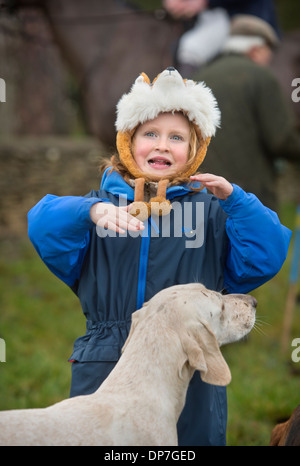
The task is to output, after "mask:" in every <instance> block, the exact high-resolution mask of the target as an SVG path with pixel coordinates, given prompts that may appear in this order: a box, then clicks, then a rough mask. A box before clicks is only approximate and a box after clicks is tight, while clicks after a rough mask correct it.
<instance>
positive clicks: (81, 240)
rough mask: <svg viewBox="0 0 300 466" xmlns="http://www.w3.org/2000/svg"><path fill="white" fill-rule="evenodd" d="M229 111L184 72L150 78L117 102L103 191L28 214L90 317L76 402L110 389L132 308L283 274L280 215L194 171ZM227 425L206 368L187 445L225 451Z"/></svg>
mask: <svg viewBox="0 0 300 466" xmlns="http://www.w3.org/2000/svg"><path fill="white" fill-rule="evenodd" d="M219 116H220V115H219V110H218V108H217V105H216V101H215V99H214V97H213V96H212V94H211V92H210V90H209V89H208V88H207V87H205V86H204V84H203V83H197V84H196V83H194V82H193V81H184V80H183V79H182V78H181V76H180V74H179V73H178V72H177V71H176V70H175V69H174V68H168V69H167V70H165V71H163V72H162V73H161V74H160V75H159V76H158V77H157V78H156V80H155V81H154V82H153V83H150V81H149V78H148V77H147V76H146V75H145V74H142V75H141V76H139V77H138V78H137V80H136V82H135V83H134V85H133V87H132V89H131V91H130V92H129V93H128V94H126V95H124V96H123V97H122V98H121V100H120V102H119V104H118V115H117V121H116V127H117V131H118V133H117V148H118V153H117V155H116V156H115V157H113V158H112V160H111V163H110V167H109V168H107V169H106V171H105V173H104V175H103V178H102V183H101V188H100V190H99V191H97V192H96V191H92V192H90V193H89V194H88V195H87V196H86V197H74V196H66V197H57V196H54V195H47V196H45V197H44V198H43V199H42V200H41V201H40V202H39V203H38V204H37V205H36V206H35V207H33V209H31V211H30V212H29V214H28V221H29V236H30V239H31V241H32V242H33V244H34V246H35V248H36V250H37V252H38V254H39V255H40V256H41V258H42V260H43V261H44V262H45V263H46V264H47V266H48V267H49V269H50V270H51V271H52V272H53V273H54V274H55V275H57V276H58V277H59V278H60V279H61V280H63V281H64V282H65V283H66V284H67V285H68V286H70V287H71V288H72V290H73V291H74V292H75V293H76V295H77V296H78V298H79V299H80V302H81V305H82V309H83V312H84V314H85V316H86V318H87V331H86V334H85V335H84V336H82V337H79V338H78V339H77V340H76V342H75V344H74V351H73V354H72V356H71V358H70V361H71V362H72V384H71V396H76V395H84V394H89V393H92V392H94V391H95V390H96V389H97V388H98V387H99V385H100V384H101V383H102V382H103V380H104V379H105V378H106V377H107V376H108V374H109V373H110V371H111V370H112V369H113V367H114V365H115V364H116V362H117V361H118V359H119V357H120V354H121V348H122V346H123V344H124V342H125V340H126V337H127V335H128V332H129V328H130V323H131V314H132V312H134V311H135V310H137V309H139V308H140V307H141V306H142V305H143V303H144V302H145V301H148V300H149V299H150V298H151V297H152V296H153V295H154V294H156V293H157V292H158V291H160V290H161V289H163V288H166V287H169V286H171V285H175V284H182V283H190V282H195V281H196V282H202V283H203V284H204V285H205V286H206V287H208V288H210V289H212V290H217V291H223V292H227V293H247V292H248V291H250V290H253V289H254V288H256V287H258V286H260V285H262V284H263V283H265V282H266V281H267V280H270V279H271V278H272V277H273V276H274V275H275V274H276V273H277V272H278V271H279V269H280V268H281V266H282V264H283V262H284V260H285V258H286V254H287V249H288V244H289V240H290V236H291V233H290V231H289V230H288V229H287V228H285V227H284V226H282V225H281V224H280V222H279V219H278V217H277V215H276V213H274V212H272V211H271V210H269V209H268V208H266V207H264V206H263V205H262V204H261V202H260V201H259V200H258V199H257V198H256V197H255V196H254V195H253V194H247V193H245V192H244V191H243V190H242V189H241V188H240V187H238V186H236V185H234V184H231V183H229V182H228V181H227V180H225V179H224V178H222V177H220V176H215V175H212V174H195V173H196V171H197V168H198V166H199V165H200V164H201V162H202V160H203V158H204V156H205V153H206V149H207V146H208V144H209V141H210V137H211V136H213V135H214V133H215V130H216V127H217V126H218V125H219ZM241 155H242V154H241ZM224 157H226V154H224ZM249 176H255V173H254V174H251V175H250V174H249ZM200 184H201V185H202V186H201V188H203V187H207V188H209V190H210V191H211V192H212V194H207V192H206V190H201V189H199V188H200ZM196 239H198V240H196ZM199 239H200V240H199ZM145 402H147V400H145ZM226 419H227V401H226V389H225V387H217V386H212V385H209V384H206V383H203V382H202V381H201V378H200V375H199V372H196V373H195V374H194V377H193V378H192V380H191V383H190V386H189V389H188V393H187V399H186V405H185V407H184V410H183V412H182V414H181V417H180V419H179V421H178V438H179V445H194V446H196V445H224V444H225V442H226Z"/></svg>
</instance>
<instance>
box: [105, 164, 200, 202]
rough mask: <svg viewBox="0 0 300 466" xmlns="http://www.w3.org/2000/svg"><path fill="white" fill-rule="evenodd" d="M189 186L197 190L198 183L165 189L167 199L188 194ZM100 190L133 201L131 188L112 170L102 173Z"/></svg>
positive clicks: (108, 169)
mask: <svg viewBox="0 0 300 466" xmlns="http://www.w3.org/2000/svg"><path fill="white" fill-rule="evenodd" d="M190 186H192V187H194V188H199V187H200V183H199V182H193V183H191V184H190V185H187V184H183V185H180V186H171V187H170V188H168V189H167V199H173V198H174V197H177V196H183V195H184V194H188V193H190V192H191V189H190ZM100 189H103V190H104V191H107V192H109V193H111V194H113V195H114V196H116V197H125V198H127V199H128V200H129V201H133V200H134V190H133V188H132V187H131V186H129V184H127V183H126V181H124V179H123V178H122V176H121V175H120V174H119V173H117V172H115V171H114V170H112V171H111V168H107V169H106V170H105V172H104V173H103V177H102V180H101V187H100ZM203 191H204V190H203ZM203 191H202V192H203Z"/></svg>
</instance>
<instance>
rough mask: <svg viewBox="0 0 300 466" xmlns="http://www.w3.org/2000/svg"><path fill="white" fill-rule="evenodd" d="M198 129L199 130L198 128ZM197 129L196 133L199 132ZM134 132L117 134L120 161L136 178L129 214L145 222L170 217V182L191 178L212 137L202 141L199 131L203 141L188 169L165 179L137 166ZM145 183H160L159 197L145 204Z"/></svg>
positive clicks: (187, 166) (158, 188)
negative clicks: (146, 172)
mask: <svg viewBox="0 0 300 466" xmlns="http://www.w3.org/2000/svg"><path fill="white" fill-rule="evenodd" d="M197 129H198V128H197ZM197 129H196V131H197ZM133 132H134V131H127V132H121V131H119V132H118V133H117V149H118V152H119V156H120V160H121V162H122V163H123V165H125V167H126V168H127V170H128V171H129V173H130V174H131V175H132V176H133V178H135V193H134V202H133V204H132V206H131V210H130V211H129V213H130V214H131V215H133V216H135V217H137V218H139V220H141V221H144V220H146V219H147V218H148V217H149V216H150V215H153V214H154V215H160V216H163V215H168V214H169V213H170V211H171V209H172V206H171V203H170V201H169V200H167V199H166V192H167V186H168V184H169V182H174V181H176V179H177V178H178V179H180V178H183V177H186V178H188V177H190V176H191V175H193V174H194V173H195V172H196V171H197V169H198V167H199V166H200V165H201V163H202V162H203V160H204V158H205V155H206V151H207V147H208V145H209V143H210V139H211V138H210V137H208V138H206V139H205V140H203V139H202V137H201V133H200V130H199V131H197V133H198V137H199V140H200V141H201V144H200V148H199V149H198V152H197V154H196V156H195V158H194V160H193V161H192V162H191V163H187V165H186V167H185V168H184V169H183V170H182V171H181V172H178V173H175V174H174V175H172V176H170V177H168V178H164V177H162V176H151V177H149V176H148V175H147V174H145V173H143V172H142V171H141V170H140V169H139V168H138V166H137V164H136V162H135V160H134V158H133V155H132V152H131V138H132V135H133ZM145 181H158V187H157V195H156V197H153V198H151V199H150V202H149V203H147V202H144V185H145Z"/></svg>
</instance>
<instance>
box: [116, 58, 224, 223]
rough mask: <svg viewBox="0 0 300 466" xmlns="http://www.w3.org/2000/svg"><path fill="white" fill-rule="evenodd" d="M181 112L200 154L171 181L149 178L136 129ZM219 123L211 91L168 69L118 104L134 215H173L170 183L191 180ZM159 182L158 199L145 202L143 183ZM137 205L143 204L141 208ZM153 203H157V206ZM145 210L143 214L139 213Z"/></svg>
mask: <svg viewBox="0 0 300 466" xmlns="http://www.w3.org/2000/svg"><path fill="white" fill-rule="evenodd" d="M165 112H182V113H183V114H184V115H186V117H187V118H188V119H189V121H190V122H191V123H192V124H193V125H194V128H195V131H196V134H197V137H198V141H199V148H198V151H197V153H196V155H195V157H193V158H192V159H191V160H188V162H187V164H186V166H185V167H184V169H183V170H181V171H180V172H179V173H175V174H174V175H172V176H170V177H169V178H168V179H165V178H164V179H162V178H161V177H159V178H158V177H153V178H149V176H148V175H146V176H145V173H143V172H142V171H141V170H140V169H139V168H138V166H137V164H136V162H135V160H134V157H133V154H132V151H131V145H132V137H133V135H134V132H135V130H136V128H137V127H138V126H139V125H140V124H143V123H145V122H146V121H148V120H153V119H154V118H156V117H157V116H158V115H159V114H160V113H165ZM219 124H220V111H219V109H218V106H217V102H216V100H215V98H214V96H213V94H212V92H211V90H210V89H209V88H208V87H206V86H205V84H204V83H202V82H198V83H196V82H194V81H192V80H184V79H183V78H182V77H181V75H180V74H179V73H178V71H177V70H175V68H172V67H169V68H167V69H166V70H164V71H163V72H162V73H160V74H159V75H158V76H157V77H156V78H155V79H154V80H153V82H152V83H151V82H150V79H149V78H148V76H147V75H146V74H145V73H142V74H141V75H140V76H139V77H138V78H137V79H136V80H135V82H134V84H133V86H132V88H131V90H130V92H129V93H128V94H124V95H123V96H122V97H121V99H120V101H119V102H118V104H117V119H116V129H117V149H118V153H119V158H120V161H121V163H122V164H123V165H124V166H125V167H126V169H127V170H128V172H129V173H130V175H131V176H132V178H133V179H135V205H134V206H133V211H134V208H135V210H136V212H133V211H130V213H131V214H133V215H136V216H138V217H139V218H140V219H145V218H147V217H148V216H149V215H150V213H156V214H158V215H166V214H168V213H169V212H170V203H169V201H166V189H167V185H168V183H169V182H176V178H181V179H182V178H184V177H185V178H188V177H189V176H190V175H193V174H194V173H195V172H196V171H197V168H198V167H199V166H200V165H201V163H202V162H203V159H204V157H205V155H206V151H207V147H208V144H209V142H210V139H211V136H213V135H214V134H215V132H216V128H217V127H218V126H219ZM145 179H146V180H147V181H158V189H157V197H155V198H152V199H151V202H150V203H148V204H147V203H144V202H143V198H144V194H143V193H144V182H145ZM136 202H138V203H140V204H139V206H138V204H136ZM154 203H155V204H156V205H155V206H154ZM141 209H142V210H143V212H140V211H139V210H141Z"/></svg>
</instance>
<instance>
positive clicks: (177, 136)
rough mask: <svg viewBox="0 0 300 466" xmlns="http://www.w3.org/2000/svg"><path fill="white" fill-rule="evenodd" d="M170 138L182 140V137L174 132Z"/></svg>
mask: <svg viewBox="0 0 300 466" xmlns="http://www.w3.org/2000/svg"><path fill="white" fill-rule="evenodd" d="M172 139H174V140H175V141H182V140H183V137H182V136H179V135H178V134H174V136H172Z"/></svg>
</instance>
